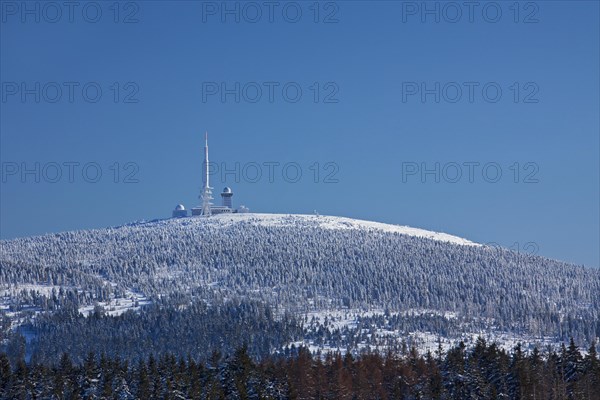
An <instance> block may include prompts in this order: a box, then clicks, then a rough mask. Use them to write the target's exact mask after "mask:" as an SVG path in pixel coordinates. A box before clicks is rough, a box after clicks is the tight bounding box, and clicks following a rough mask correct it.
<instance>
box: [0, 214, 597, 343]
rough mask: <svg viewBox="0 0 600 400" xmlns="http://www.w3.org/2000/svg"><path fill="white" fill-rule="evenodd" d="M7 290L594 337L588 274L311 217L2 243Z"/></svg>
mask: <svg viewBox="0 0 600 400" xmlns="http://www.w3.org/2000/svg"><path fill="white" fill-rule="evenodd" d="M57 287H58V288H60V289H56V288H57ZM35 288H42V289H41V290H35ZM2 293H4V297H3V298H0V310H3V309H4V310H8V309H11V310H14V309H27V307H29V306H31V307H38V308H40V309H42V308H43V309H53V308H57V307H60V305H61V304H63V303H64V301H61V298H65V299H67V302H71V303H75V306H76V307H78V308H79V309H80V310H81V311H84V312H87V313H89V312H90V311H91V310H92V308H91V306H93V305H94V304H100V305H105V306H106V307H113V308H114V310H109V311H111V312H112V311H114V312H115V313H116V312H121V311H123V310H124V309H126V308H131V309H136V308H137V307H138V305H140V303H141V301H140V299H143V300H144V301H148V302H158V301H160V302H176V304H178V305H181V304H186V303H189V302H192V301H198V300H202V301H207V302H208V303H209V304H210V303H211V302H220V301H227V300H230V299H247V300H251V301H258V302H263V303H267V304H269V305H272V306H273V307H275V308H276V309H277V310H278V311H281V312H282V311H290V312H293V313H296V314H298V315H306V313H322V312H325V311H327V312H329V311H332V310H358V311H356V312H358V313H359V314H360V313H363V312H365V313H367V314H364V315H365V316H366V315H370V314H368V312H369V311H372V310H385V311H386V312H388V315H389V316H388V317H386V318H384V319H381V318H379V317H372V318H371V317H369V318H371V320H370V321H372V323H374V324H378V326H380V329H381V332H388V331H398V332H402V331H403V329H404V330H409V329H419V330H422V331H424V332H431V333H432V334H434V335H435V334H442V333H443V334H444V335H447V334H449V333H451V332H454V333H459V332H466V333H472V332H477V331H482V330H484V331H490V330H498V331H501V332H505V331H512V332H519V334H531V335H536V336H538V337H542V336H561V337H568V336H569V335H573V336H575V337H577V338H578V339H580V340H582V341H583V340H591V339H592V338H594V337H595V336H600V332H598V329H600V323H599V319H598V318H599V317H598V315H599V310H600V298H599V296H598V293H600V271H598V270H596V269H590V268H584V267H580V266H575V265H571V264H566V263H562V262H559V261H554V260H549V259H546V258H543V257H538V256H531V255H527V254H519V253H516V252H512V251H509V250H505V249H499V248H493V247H489V246H482V245H478V244H476V243H473V242H470V241H468V240H466V239H461V238H459V237H455V236H452V235H448V234H444V233H437V232H429V231H425V230H421V229H415V228H409V227H404V226H396V225H388V224H381V223H377V222H369V221H360V220H354V219H349V218H342V217H328V216H316V215H283V214H251V213H248V214H237V215H219V216H213V217H210V218H197V217H190V218H181V219H167V220H157V221H150V222H137V223H132V224H128V225H124V226H120V227H114V228H107V229H96V230H88V231H76V232H64V233H58V234H50V235H44V236H38V237H29V238H21V239H15V240H9V241H0V297H1V296H2ZM132 294H135V295H132ZM50 300H51V301H50ZM361 310H362V311H361ZM409 310H411V311H410V312H411V313H412V312H413V311H412V310H427V312H422V311H418V313H417V314H418V315H412V314H411V316H407V314H406V313H407V312H408V311H409ZM394 315H395V316H396V317H393V316H394ZM449 315H451V316H452V318H449V317H447V316H449ZM397 316H402V318H400V319H399V318H398V317H397ZM385 321H388V322H385ZM369 323H371V322H369ZM360 329H363V328H360ZM348 335H350V334H347V335H345V337H349V336H348ZM340 340H341V339H340ZM357 340H358V339H357ZM361 340H362V339H361ZM340 343H341V342H340Z"/></svg>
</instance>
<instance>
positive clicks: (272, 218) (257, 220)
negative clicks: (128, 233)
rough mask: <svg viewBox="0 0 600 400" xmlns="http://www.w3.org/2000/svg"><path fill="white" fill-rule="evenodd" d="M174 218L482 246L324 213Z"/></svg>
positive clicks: (221, 223)
mask: <svg viewBox="0 0 600 400" xmlns="http://www.w3.org/2000/svg"><path fill="white" fill-rule="evenodd" d="M169 221H172V220H169ZM176 221H181V222H182V223H190V221H202V222H205V223H208V224H214V226H215V227H224V226H228V225H231V224H236V223H242V222H246V223H252V224H255V225H258V226H294V225H309V226H318V227H320V228H323V229H332V230H349V229H358V230H366V231H370V230H374V231H380V232H387V233H398V234H401V235H408V236H417V237H422V238H426V239H431V240H438V241H442V242H450V243H454V244H458V245H463V246H481V245H480V244H478V243H475V242H471V241H470V240H467V239H463V238H460V237H458V236H453V235H450V234H447V233H442V232H434V231H428V230H425V229H419V228H412V227H410V226H402V225H393V224H385V223H381V222H373V221H364V220H359V219H352V218H346V217H335V216H326V215H307V214H259V213H256V214H255V213H239V214H237V213H236V214H220V215H214V216H211V217H210V218H194V217H190V218H182V219H178V220H176Z"/></svg>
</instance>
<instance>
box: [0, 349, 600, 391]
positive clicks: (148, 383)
mask: <svg viewBox="0 0 600 400" xmlns="http://www.w3.org/2000/svg"><path fill="white" fill-rule="evenodd" d="M599 388H600V360H599V359H598V354H597V349H596V345H595V343H593V344H592V345H591V346H590V347H589V349H587V351H584V352H583V353H582V351H581V350H580V349H579V348H578V347H577V346H576V345H575V342H574V341H573V340H571V341H570V343H569V345H568V346H565V345H564V344H563V345H562V346H561V347H560V348H558V349H550V348H549V349H545V350H544V351H540V350H538V349H537V348H535V349H534V350H533V351H531V352H529V353H525V352H524V351H523V349H522V348H521V345H520V344H518V345H517V346H516V347H515V348H514V349H513V350H511V351H506V350H504V349H502V348H499V347H498V346H497V345H496V344H495V343H491V344H489V343H487V342H486V341H485V340H484V339H483V338H479V339H478V340H477V341H476V344H475V346H473V347H472V348H466V346H465V345H464V344H463V343H462V342H461V343H459V344H458V345H457V346H455V347H453V348H451V349H450V350H448V351H447V352H443V351H442V349H441V348H440V349H439V350H438V351H436V352H433V353H431V352H427V353H425V354H420V353H419V351H418V350H417V349H416V348H414V347H413V348H411V349H410V350H407V351H406V352H403V353H396V352H387V353H386V354H380V353H376V352H369V353H364V354H361V355H360V356H353V355H352V354H351V353H349V352H348V353H345V354H342V353H340V352H337V353H329V354H327V355H321V354H319V353H317V354H311V352H310V351H309V350H308V349H307V348H305V347H299V348H296V347H294V346H292V347H291V348H289V349H288V350H287V351H286V353H285V354H272V355H269V356H266V357H262V358H260V359H257V358H254V357H252V356H251V355H250V354H249V352H248V348H247V346H245V345H242V346H241V347H239V348H237V349H236V350H234V351H233V352H232V353H230V354H227V355H223V354H221V353H220V352H219V351H213V352H212V353H211V354H210V356H209V357H208V358H207V359H205V360H197V359H194V358H193V357H191V356H188V357H180V358H177V357H175V356H174V355H172V354H163V355H162V356H160V357H155V356H154V355H151V356H149V357H147V358H145V359H140V360H139V361H137V362H133V363H130V362H129V361H128V360H124V359H122V358H120V357H118V356H117V357H108V356H106V355H105V354H101V355H96V354H94V353H93V352H90V353H89V354H88V355H87V356H86V357H85V359H84V360H83V361H82V362H81V363H75V362H73V360H72V358H71V356H70V355H69V353H68V352H65V353H63V354H62V356H61V357H60V358H59V359H58V360H56V361H55V362H52V363H50V362H44V363H35V364H27V363H25V361H24V360H23V359H20V360H17V361H16V362H14V363H11V362H10V361H9V358H8V356H7V355H6V354H5V353H0V398H2V399H65V400H67V399H69V400H74V399H165V400H166V399H347V400H351V399H505V398H511V399H589V400H592V399H600V390H598V389H599Z"/></svg>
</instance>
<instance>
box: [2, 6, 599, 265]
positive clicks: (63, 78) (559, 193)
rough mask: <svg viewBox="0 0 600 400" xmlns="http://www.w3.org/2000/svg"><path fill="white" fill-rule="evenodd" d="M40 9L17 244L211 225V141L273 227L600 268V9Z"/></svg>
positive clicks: (21, 88)
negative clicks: (55, 236)
mask: <svg viewBox="0 0 600 400" xmlns="http://www.w3.org/2000/svg"><path fill="white" fill-rule="evenodd" d="M23 4H24V3H22V2H11V1H2V2H1V3H0V5H1V9H0V12H1V28H0V29H1V30H0V33H1V38H0V45H1V54H0V70H1V71H0V72H1V77H0V81H1V82H2V87H1V95H2V98H1V100H0V107H1V111H0V130H1V149H0V156H1V161H2V183H1V185H2V186H1V193H0V201H1V207H0V218H1V222H0V230H1V232H0V237H1V238H2V239H7V238H12V237H18V236H26V235H35V234H42V233H46V232H58V231H63V230H73V229H85V228H96V227H105V226H113V225H119V224H123V223H127V222H130V221H134V220H141V219H155V218H166V217H169V216H170V213H171V210H172V209H173V208H174V206H175V205H176V204H178V203H183V204H185V205H186V207H191V206H194V205H196V204H197V203H198V200H197V196H198V194H199V189H200V186H201V162H202V146H203V134H204V131H206V130H208V132H209V136H210V147H211V158H212V161H214V162H215V163H216V165H217V166H218V167H219V169H222V168H226V169H229V170H232V171H236V168H237V173H236V172H232V173H230V174H228V175H226V176H222V175H221V174H220V173H214V174H213V175H212V177H211V179H212V183H213V186H215V188H216V189H217V191H218V190H220V189H221V188H222V187H223V186H226V185H227V186H231V187H232V188H233V190H234V193H235V195H234V198H233V199H234V204H235V205H239V204H245V205H246V206H248V207H249V208H250V209H251V210H252V211H256V212H275V213H313V212H314V210H317V211H318V212H319V213H320V214H329V215H341V216H347V217H354V218H360V219H368V220H375V221H381V222H388V223H395V224H403V225H410V226H415V227H421V228H425V229H431V230H436V231H443V232H448V233H452V234H455V235H459V236H462V237H466V238H468V239H470V240H474V241H478V242H481V243H488V242H493V243H498V244H500V245H502V246H506V247H512V248H514V249H518V250H520V251H529V252H533V251H534V252H537V253H538V254H541V255H544V256H548V257H551V258H555V259H561V260H566V261H570V262H573V263H577V264H585V265H591V266H598V265H599V264H600V259H599V257H600V255H599V246H598V243H599V242H600V237H599V229H600V228H599V221H600V215H599V206H598V204H599V203H600V199H599V197H600V196H599V182H600V177H599V153H600V145H599V132H600V126H599V109H600V104H599V86H600V84H599V75H600V74H599V70H600V65H599V49H600V43H599V37H600V32H599V18H600V11H599V6H598V2H594V1H579V2H577V1H575V2H573V1H570V2H559V1H539V2H521V3H518V6H517V7H515V5H514V3H513V2H480V3H479V5H476V6H475V5H474V6H473V7H474V8H473V9H472V10H469V9H468V8H467V7H466V6H465V5H464V4H463V2H456V3H454V2H450V3H448V2H428V3H427V5H426V6H425V7H427V9H425V8H424V6H423V5H422V3H421V2H391V1H389V2H388V1H384V2H383V1H382V2H377V1H375V2H362V1H342V2H335V3H333V2H320V3H316V5H315V3H314V2H278V3H270V4H271V6H269V5H266V4H267V3H264V2H250V3H248V2H246V3H242V2H229V3H227V4H226V5H225V6H224V5H223V3H222V2H192V1H179V2H178V1H173V2H166V1H140V2H120V3H115V2H112V1H100V2H80V3H79V5H78V6H73V8H72V9H69V7H67V6H65V5H64V4H63V2H50V3H49V4H50V5H47V4H48V2H35V1H34V2H27V3H26V6H25V7H26V9H23ZM248 4H249V5H248ZM448 4H450V5H448ZM224 7H227V9H224ZM269 7H272V10H271V11H272V15H271V16H270V15H269V11H270V10H269ZM228 10H229V11H228ZM257 10H260V15H259V14H257ZM98 11H99V12H100V14H98ZM469 11H471V15H469V14H470V13H469ZM298 12H300V13H301V15H299V14H298ZM498 12H500V14H498ZM458 13H460V14H458ZM236 18H237V19H238V21H236ZM436 18H437V19H438V20H437V21H436ZM36 19H38V20H39V22H38V21H36ZM222 89H225V92H223V90H222ZM270 89H272V92H270ZM298 89H300V91H301V93H300V92H298ZM258 90H260V94H261V96H260V97H258V93H259V92H258ZM459 90H460V92H459ZM498 90H500V92H498ZM98 91H100V92H98ZM98 93H101V96H100V97H98V96H97V94H98ZM70 95H72V97H70ZM270 95H271V98H270ZM317 95H318V96H317ZM236 97H238V98H237V99H236ZM236 100H237V101H236ZM269 165H270V166H271V167H269ZM257 166H259V167H260V168H261V173H262V175H260V176H258V177H257V176H256V172H257V168H256V167H257ZM269 168H272V172H273V176H272V179H269ZM24 170H31V171H32V172H29V173H27V172H24ZM423 170H425V171H430V172H429V173H425V174H422V172H423ZM98 171H100V172H101V174H102V175H101V176H96V175H97V172H98ZM284 171H285V173H284ZM298 171H301V173H302V175H301V176H300V177H297V176H296V175H297V173H298ZM317 171H318V174H317V173H316V172H317ZM70 172H72V176H69V173H70ZM215 172H216V171H215ZM286 173H287V174H286ZM498 173H500V174H501V175H498ZM470 175H471V176H470ZM236 178H237V179H236ZM236 180H237V182H236ZM271 180H272V182H271ZM532 249H533V250H532Z"/></svg>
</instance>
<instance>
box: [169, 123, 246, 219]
mask: <svg viewBox="0 0 600 400" xmlns="http://www.w3.org/2000/svg"><path fill="white" fill-rule="evenodd" d="M209 168H210V166H209V163H208V132H207V133H206V134H205V136H204V176H203V182H202V183H203V185H202V193H201V194H200V196H199V198H200V205H198V206H196V207H194V208H192V216H206V217H208V216H210V215H213V214H214V215H217V214H231V213H247V212H249V211H250V210H249V209H248V208H247V207H245V206H243V205H241V206H240V207H239V208H238V209H234V208H233V199H232V197H233V190H231V188H230V187H225V188H224V189H223V192H221V205H220V206H215V205H213V203H212V202H211V201H212V200H213V197H212V188H211V187H210V184H209V175H210V173H209V172H210V170H209ZM172 216H173V218H182V217H187V216H188V212H187V210H186V209H185V207H184V206H183V204H179V205H177V207H175V209H174V210H173V214H172Z"/></svg>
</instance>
